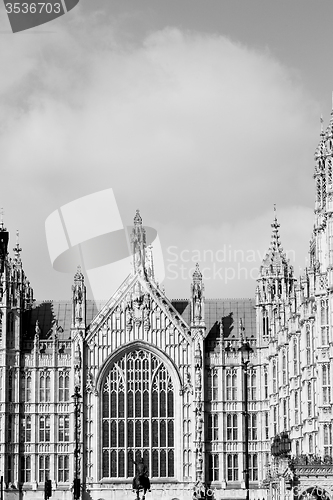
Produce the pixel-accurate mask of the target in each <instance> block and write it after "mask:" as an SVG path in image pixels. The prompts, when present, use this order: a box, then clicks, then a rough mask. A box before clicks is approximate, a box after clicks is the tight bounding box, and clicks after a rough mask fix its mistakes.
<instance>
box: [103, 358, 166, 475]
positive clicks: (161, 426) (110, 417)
mask: <svg viewBox="0 0 333 500" xmlns="http://www.w3.org/2000/svg"><path fill="white" fill-rule="evenodd" d="M139 456H141V457H142V458H143V460H144V462H145V464H146V465H147V466H148V469H149V475H150V476H151V477H155V478H156V477H162V478H165V477H174V387H173V384H172V380H171V376H170V374H169V373H168V371H167V369H166V367H165V365H164V364H163V363H162V361H161V360H160V359H158V358H157V357H156V356H155V355H154V354H153V353H151V352H148V351H145V350H143V349H137V350H135V351H131V352H127V353H125V354H124V355H123V357H121V358H120V359H118V360H117V361H115V362H114V364H113V365H112V367H111V369H110V371H109V372H108V374H107V375H106V377H105V379H104V383H103V384H102V477H105V478H107V477H121V478H123V477H132V476H133V474H134V466H133V462H132V460H131V457H134V460H136V459H137V458H138V457H139Z"/></svg>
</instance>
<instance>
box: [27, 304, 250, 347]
mask: <svg viewBox="0 0 333 500" xmlns="http://www.w3.org/2000/svg"><path fill="white" fill-rule="evenodd" d="M105 303H106V301H99V302H94V301H92V300H88V301H87V309H86V317H87V324H89V323H90V322H91V321H92V319H93V318H94V317H95V316H96V314H97V313H98V311H99V310H100V309H101V308H102V307H103V306H104V305H105ZM171 303H172V305H173V307H174V308H175V309H176V310H177V312H178V313H179V314H180V315H181V316H182V317H183V319H184V320H185V321H186V323H187V324H188V325H189V324H190V303H189V301H188V300H181V299H175V300H171ZM240 319H242V321H243V326H244V328H245V335H246V337H249V338H251V337H252V338H255V337H256V316H255V301H254V300H253V299H206V300H205V321H206V327H207V329H206V333H207V335H206V338H207V337H209V339H210V340H214V339H216V338H218V337H219V336H220V327H219V324H220V322H221V321H222V326H223V336H224V338H228V339H233V338H239V320H240ZM37 320H38V324H39V328H40V330H41V333H40V338H41V339H43V338H48V337H50V336H51V334H52V329H54V328H57V335H58V338H59V340H66V339H69V338H70V327H71V321H72V302H68V301H41V302H38V301H36V302H35V303H34V306H33V308H32V309H31V311H26V312H25V313H24V320H23V335H24V338H25V339H33V337H34V335H35V327H36V321H37Z"/></svg>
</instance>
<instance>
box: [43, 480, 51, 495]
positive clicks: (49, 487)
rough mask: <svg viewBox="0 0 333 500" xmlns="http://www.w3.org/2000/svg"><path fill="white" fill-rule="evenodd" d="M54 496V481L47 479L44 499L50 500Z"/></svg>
mask: <svg viewBox="0 0 333 500" xmlns="http://www.w3.org/2000/svg"><path fill="white" fill-rule="evenodd" d="M51 496H52V481H51V479H47V480H46V481H45V483H44V498H45V500H48V498H50V497H51Z"/></svg>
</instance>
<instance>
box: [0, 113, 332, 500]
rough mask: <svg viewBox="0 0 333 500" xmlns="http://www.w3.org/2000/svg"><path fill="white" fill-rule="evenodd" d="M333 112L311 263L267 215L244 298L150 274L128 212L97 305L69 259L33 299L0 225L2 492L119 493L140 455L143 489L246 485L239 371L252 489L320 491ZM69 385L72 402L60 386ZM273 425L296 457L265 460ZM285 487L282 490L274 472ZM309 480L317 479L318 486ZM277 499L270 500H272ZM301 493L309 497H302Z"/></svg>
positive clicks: (170, 491)
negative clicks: (247, 351)
mask: <svg viewBox="0 0 333 500" xmlns="http://www.w3.org/2000/svg"><path fill="white" fill-rule="evenodd" d="M332 148H333V117H332V119H331V122H330V124H329V126H328V128H327V130H326V131H325V132H324V131H323V132H322V134H321V139H320V144H319V147H318V149H317V151H316V154H315V162H316V164H315V174H314V177H315V183H316V203H315V226H314V230H313V235H312V239H311V242H310V260H309V267H308V268H307V269H306V271H305V273H304V275H303V276H301V278H300V279H298V280H297V279H296V277H295V276H294V272H293V268H292V267H291V266H290V264H289V262H288V261H287V259H286V256H285V254H284V252H283V249H282V247H281V244H280V238H279V224H278V222H277V219H276V218H275V219H274V221H273V224H272V241H271V245H270V248H269V250H268V252H267V255H266V257H265V259H264V261H263V263H262V266H261V269H260V274H259V277H258V282H257V289H256V295H255V300H251V299H248V300H246V299H236V300H207V299H205V297H204V284H203V282H202V275H201V273H200V269H199V266H198V265H197V267H196V270H195V272H194V274H193V280H192V285H191V290H190V298H189V299H188V300H170V299H169V298H168V297H167V296H166V295H165V293H164V291H163V290H162V289H161V287H159V285H158V283H157V282H156V281H155V278H154V269H153V260H152V255H151V254H150V252H151V248H150V247H147V246H146V240H145V228H144V226H143V225H142V220H141V217H140V214H139V213H138V212H137V214H136V216H135V219H134V227H133V231H132V243H133V267H132V272H131V274H130V275H129V276H128V277H127V278H126V279H125V281H124V282H123V284H122V285H121V286H120V288H119V289H118V291H117V292H116V293H115V294H114V295H113V296H112V297H111V298H110V300H109V301H108V302H107V303H104V304H97V303H95V302H93V301H90V300H88V299H87V297H86V288H85V284H84V276H83V274H82V273H81V270H80V269H78V271H77V273H76V274H75V276H74V283H73V287H72V297H71V300H70V301H69V302H36V301H34V300H33V293H32V289H31V287H30V284H29V281H28V280H27V278H26V276H25V274H24V271H23V269H22V261H21V256H20V252H21V249H20V248H19V245H18V243H17V245H16V247H15V249H14V255H13V258H10V257H9V254H8V240H9V234H8V232H7V230H6V229H5V227H4V225H3V223H2V225H1V226H0V279H1V281H0V306H1V313H0V342H1V344H0V348H1V353H0V473H1V475H2V476H3V478H4V488H5V497H4V498H5V499H12V498H13V499H14V498H15V499H16V498H17V499H19V498H25V499H27V500H30V499H33V500H39V499H42V498H44V493H43V489H44V481H45V480H46V479H50V480H51V481H52V490H53V498H54V499H55V500H60V499H61V500H69V499H71V498H73V479H74V477H75V474H76V473H77V474H78V475H79V477H80V478H81V486H82V488H81V493H82V498H83V499H84V500H126V499H127V498H132V497H133V493H132V491H131V480H132V477H133V474H134V466H133V462H132V459H133V458H134V459H135V458H137V457H138V456H142V457H143V460H144V462H145V463H146V465H147V466H148V468H149V475H150V477H151V481H152V492H151V493H148V495H149V496H148V498H149V497H150V496H151V499H152V500H155V499H156V500H157V499H163V500H164V499H165V500H192V499H195V498H196V499H198V498H201V497H202V496H204V495H206V497H207V498H211V499H212V500H214V499H215V500H220V499H237V498H239V499H241V498H245V497H246V491H245V483H244V469H245V463H244V419H245V415H244V406H243V400H244V396H245V394H244V390H243V389H244V386H243V384H242V375H243V373H242V370H243V369H242V364H241V354H240V351H239V347H240V343H241V341H243V340H244V338H246V340H247V341H248V342H249V343H250V344H251V346H252V349H253V352H252V353H251V355H250V364H249V367H248V388H247V395H248V413H249V418H248V424H249V425H248V438H249V442H248V443H249V450H248V451H249V479H250V499H251V500H266V499H268V498H281V499H284V498H297V496H293V495H294V494H296V493H300V494H303V493H305V492H310V491H312V493H311V494H312V498H319V493H318V492H319V489H318V488H321V489H322V491H325V493H324V496H322V498H326V499H331V500H332V499H333V486H332V484H333V475H332V465H331V464H332V459H331V457H332V446H333V444H332V441H333V438H332V418H333V417H332V394H331V392H332V391H331V385H332V376H333V368H332V358H333V338H332V293H333V217H332V214H333V183H332ZM75 393H76V394H79V395H80V396H81V397H80V398H76V403H75V398H73V395H74V394H75ZM282 431H287V432H288V433H289V436H290V438H291V441H292V450H291V453H292V455H294V456H295V457H296V458H295V459H294V461H293V465H292V467H290V466H289V465H290V464H289V465H288V463H287V464H286V467H285V469H283V470H281V468H279V467H277V464H276V459H275V458H274V457H272V456H271V443H272V440H273V438H274V437H275V436H276V435H278V434H279V433H281V432H282ZM288 475H289V476H291V477H294V478H297V483H298V489H299V491H298V492H296V491H295V490H294V491H292V493H290V492H289V491H287V490H286V489H285V488H284V489H283V484H284V482H283V481H284V478H285V477H288ZM316 488H317V489H316ZM274 495H275V496H274ZM308 497H309V498H311V496H310V493H309V495H308Z"/></svg>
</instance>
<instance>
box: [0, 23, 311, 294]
mask: <svg viewBox="0 0 333 500" xmlns="http://www.w3.org/2000/svg"><path fill="white" fill-rule="evenodd" d="M59 26H60V25H59ZM72 28H73V26H72ZM74 28H75V27H74ZM94 30H95V31H94ZM91 36H92V38H90V40H94V39H96V40H97V39H98V38H97V27H92V35H91ZM10 40H12V38H10ZM97 47H98V48H97V49H96V48H94V47H93V46H90V45H89V44H88V43H87V42H86V37H85V32H84V30H82V29H81V27H80V26H79V25H78V26H77V27H76V29H74V31H72V33H69V31H65V30H64V29H61V28H59V27H58V33H55V34H54V35H52V34H50V35H49V36H46V35H45V36H44V37H42V36H40V37H30V38H29V37H23V36H21V37H20V38H17V42H16V43H15V44H13V45H11V44H10V43H9V40H8V43H7V51H6V56H5V57H3V58H2V61H1V60H0V63H2V64H3V65H4V68H5V70H6V71H5V72H6V73H7V74H10V75H11V76H10V77H8V78H7V79H6V80H5V81H4V82H0V96H1V105H2V107H3V108H4V109H5V110H6V112H5V113H4V114H3V119H2V133H1V136H0V161H1V164H2V169H3V172H4V173H5V175H6V177H5V178H6V181H5V183H4V185H3V187H2V190H3V192H2V197H3V200H4V205H5V208H6V212H7V213H8V214H11V213H14V214H15V217H13V219H15V222H16V221H17V223H18V224H19V225H21V221H22V220H23V224H26V226H27V228H28V227H29V225H31V224H32V221H34V225H35V230H34V234H33V235H31V234H29V231H28V229H27V230H26V243H25V250H26V253H27V262H28V265H29V266H30V269H31V271H32V272H30V278H31V280H32V282H33V276H31V274H32V273H33V274H35V277H36V276H37V274H38V269H34V262H35V260H34V259H36V252H37V253H38V251H39V252H41V251H42V254H43V259H47V252H46V247H45V241H44V240H45V237H44V220H45V219H46V217H47V216H48V215H49V214H50V213H51V212H52V211H53V210H55V209H56V208H59V207H60V206H61V205H63V204H64V203H67V202H70V201H72V200H74V199H76V198H78V197H81V196H83V195H86V194H89V193H92V192H94V191H98V190H100V189H103V188H106V187H112V188H113V189H114V191H115V194H116V197H117V200H118V203H119V206H120V209H121V212H122V214H123V221H124V223H125V224H127V223H130V222H131V219H132V215H133V214H134V210H135V209H136V208H137V207H140V208H141V210H142V213H143V216H144V221H145V223H146V224H148V225H154V224H155V227H160V228H163V227H166V225H168V230H167V231H166V234H165V235H163V234H162V233H161V232H160V235H161V238H162V242H163V243H164V245H165V246H168V245H169V242H168V241H166V238H165V237H166V236H167V237H169V236H170V237H171V236H172V232H174V233H176V234H179V235H184V234H186V236H188V243H186V242H185V241H183V240H182V239H181V244H182V245H187V247H188V246H189V245H190V243H191V242H193V244H195V243H196V238H195V237H194V235H195V234H196V231H197V230H196V228H199V227H200V228H202V227H204V228H206V229H205V230H204V233H203V234H204V236H202V235H201V238H203V237H204V238H205V240H207V246H208V247H211V246H214V243H212V242H214V241H215V240H217V241H220V239H219V238H220V236H217V233H216V231H217V230H220V234H221V228H222V233H223V231H224V232H225V233H226V234H228V235H229V234H230V235H232V237H233V238H234V239H235V241H236V242H237V244H238V242H239V241H240V240H239V238H241V240H242V241H243V240H244V241H245V239H247V241H250V242H252V241H254V240H253V235H255V238H258V234H261V232H262V231H265V229H266V228H265V227H261V225H260V224H261V222H262V220H263V219H262V215H261V214H263V213H264V214H265V213H267V211H268V210H271V209H272V204H273V203H277V204H278V206H279V207H281V208H282V210H284V207H285V209H286V212H288V211H289V210H293V209H291V207H292V206H295V205H304V204H308V205H309V206H311V204H312V198H311V196H312V195H311V189H312V187H311V183H312V179H311V168H312V155H313V150H314V147H315V144H316V140H317V138H316V128H317V127H316V123H317V119H316V114H317V106H316V104H315V103H314V102H313V101H312V100H311V98H310V96H309V95H307V94H306V92H305V91H304V90H303V89H302V88H301V86H300V85H299V83H298V82H296V81H294V80H293V79H292V78H291V76H290V72H289V71H288V69H287V68H284V67H283V65H282V64H280V63H279V62H278V61H276V60H274V58H273V57H272V56H271V55H270V54H269V53H262V52H259V51H256V50H252V49H249V48H248V47H245V46H242V45H240V44H238V43H235V42H233V41H231V40H229V39H227V38H225V37H222V36H212V35H203V34H198V33H184V32H181V31H180V30H176V29H172V28H168V29H165V30H163V31H160V32H158V33H154V34H152V35H151V36H149V37H148V38H146V40H145V41H144V43H142V45H140V46H119V45H117V43H116V41H115V40H114V39H113V37H112V33H111V34H109V35H108V39H107V41H106V43H105V45H103V44H102V43H101V42H100V41H99V44H98V46H97ZM0 59H1V57H0ZM318 115H319V113H318ZM305 165H308V167H305ZM13 190H14V191H15V193H16V195H15V196H14V197H13V196H12V193H13ZM17 200H19V201H18V202H17ZM27 206H29V211H28V212H27V210H26V207H27ZM279 210H280V209H279ZM300 210H305V212H306V213H307V210H306V209H300ZM281 213H282V211H281ZM265 217H266V216H265ZM289 221H291V219H290V218H289ZM259 222H260V224H259ZM223 224H225V226H223ZM207 228H208V229H207ZM249 228H251V231H249ZM295 228H296V225H295ZM310 230H311V227H309V228H308V233H309V232H310ZM236 233H237V234H239V236H237V237H236ZM307 237H308V235H307ZM197 238H200V233H199V232H198V231H197ZM230 238H231V236H230ZM176 244H177V243H176ZM250 245H252V243H251V244H250ZM41 248H42V249H43V250H40V249H41ZM305 251H306V249H305ZM44 265H45V267H47V266H48V263H47V261H46V260H45V261H44ZM53 274H54V273H53V271H52V270H49V273H48V277H49V281H50V282H52V279H53V278H52V276H53ZM36 279H37V278H36ZM55 281H57V283H59V282H60V278H59V277H57V278H55ZM64 281H65V279H64ZM57 286H58V285H57ZM66 286H67V284H66ZM43 289H45V290H48V294H49V295H50V294H51V293H54V294H55V296H56V295H57V293H56V292H55V290H54V289H53V287H52V286H51V285H48V284H47V283H46V284H44V285H43V288H41V290H43ZM57 289H58V290H60V289H61V294H62V296H63V298H66V296H64V295H65V294H66V293H67V296H69V293H70V290H69V289H68V290H67V289H66V290H67V291H65V290H64V289H62V288H61V287H60V288H59V287H58V288H57ZM230 290H231V291H232V293H230V295H231V294H236V290H235V291H234V290H233V289H232V288H230ZM40 293H42V292H40ZM40 293H38V295H40ZM249 293H250V292H247V294H249ZM223 295H225V294H224V293H223ZM226 295H228V293H227V294H226ZM237 295H239V294H238V293H237Z"/></svg>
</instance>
